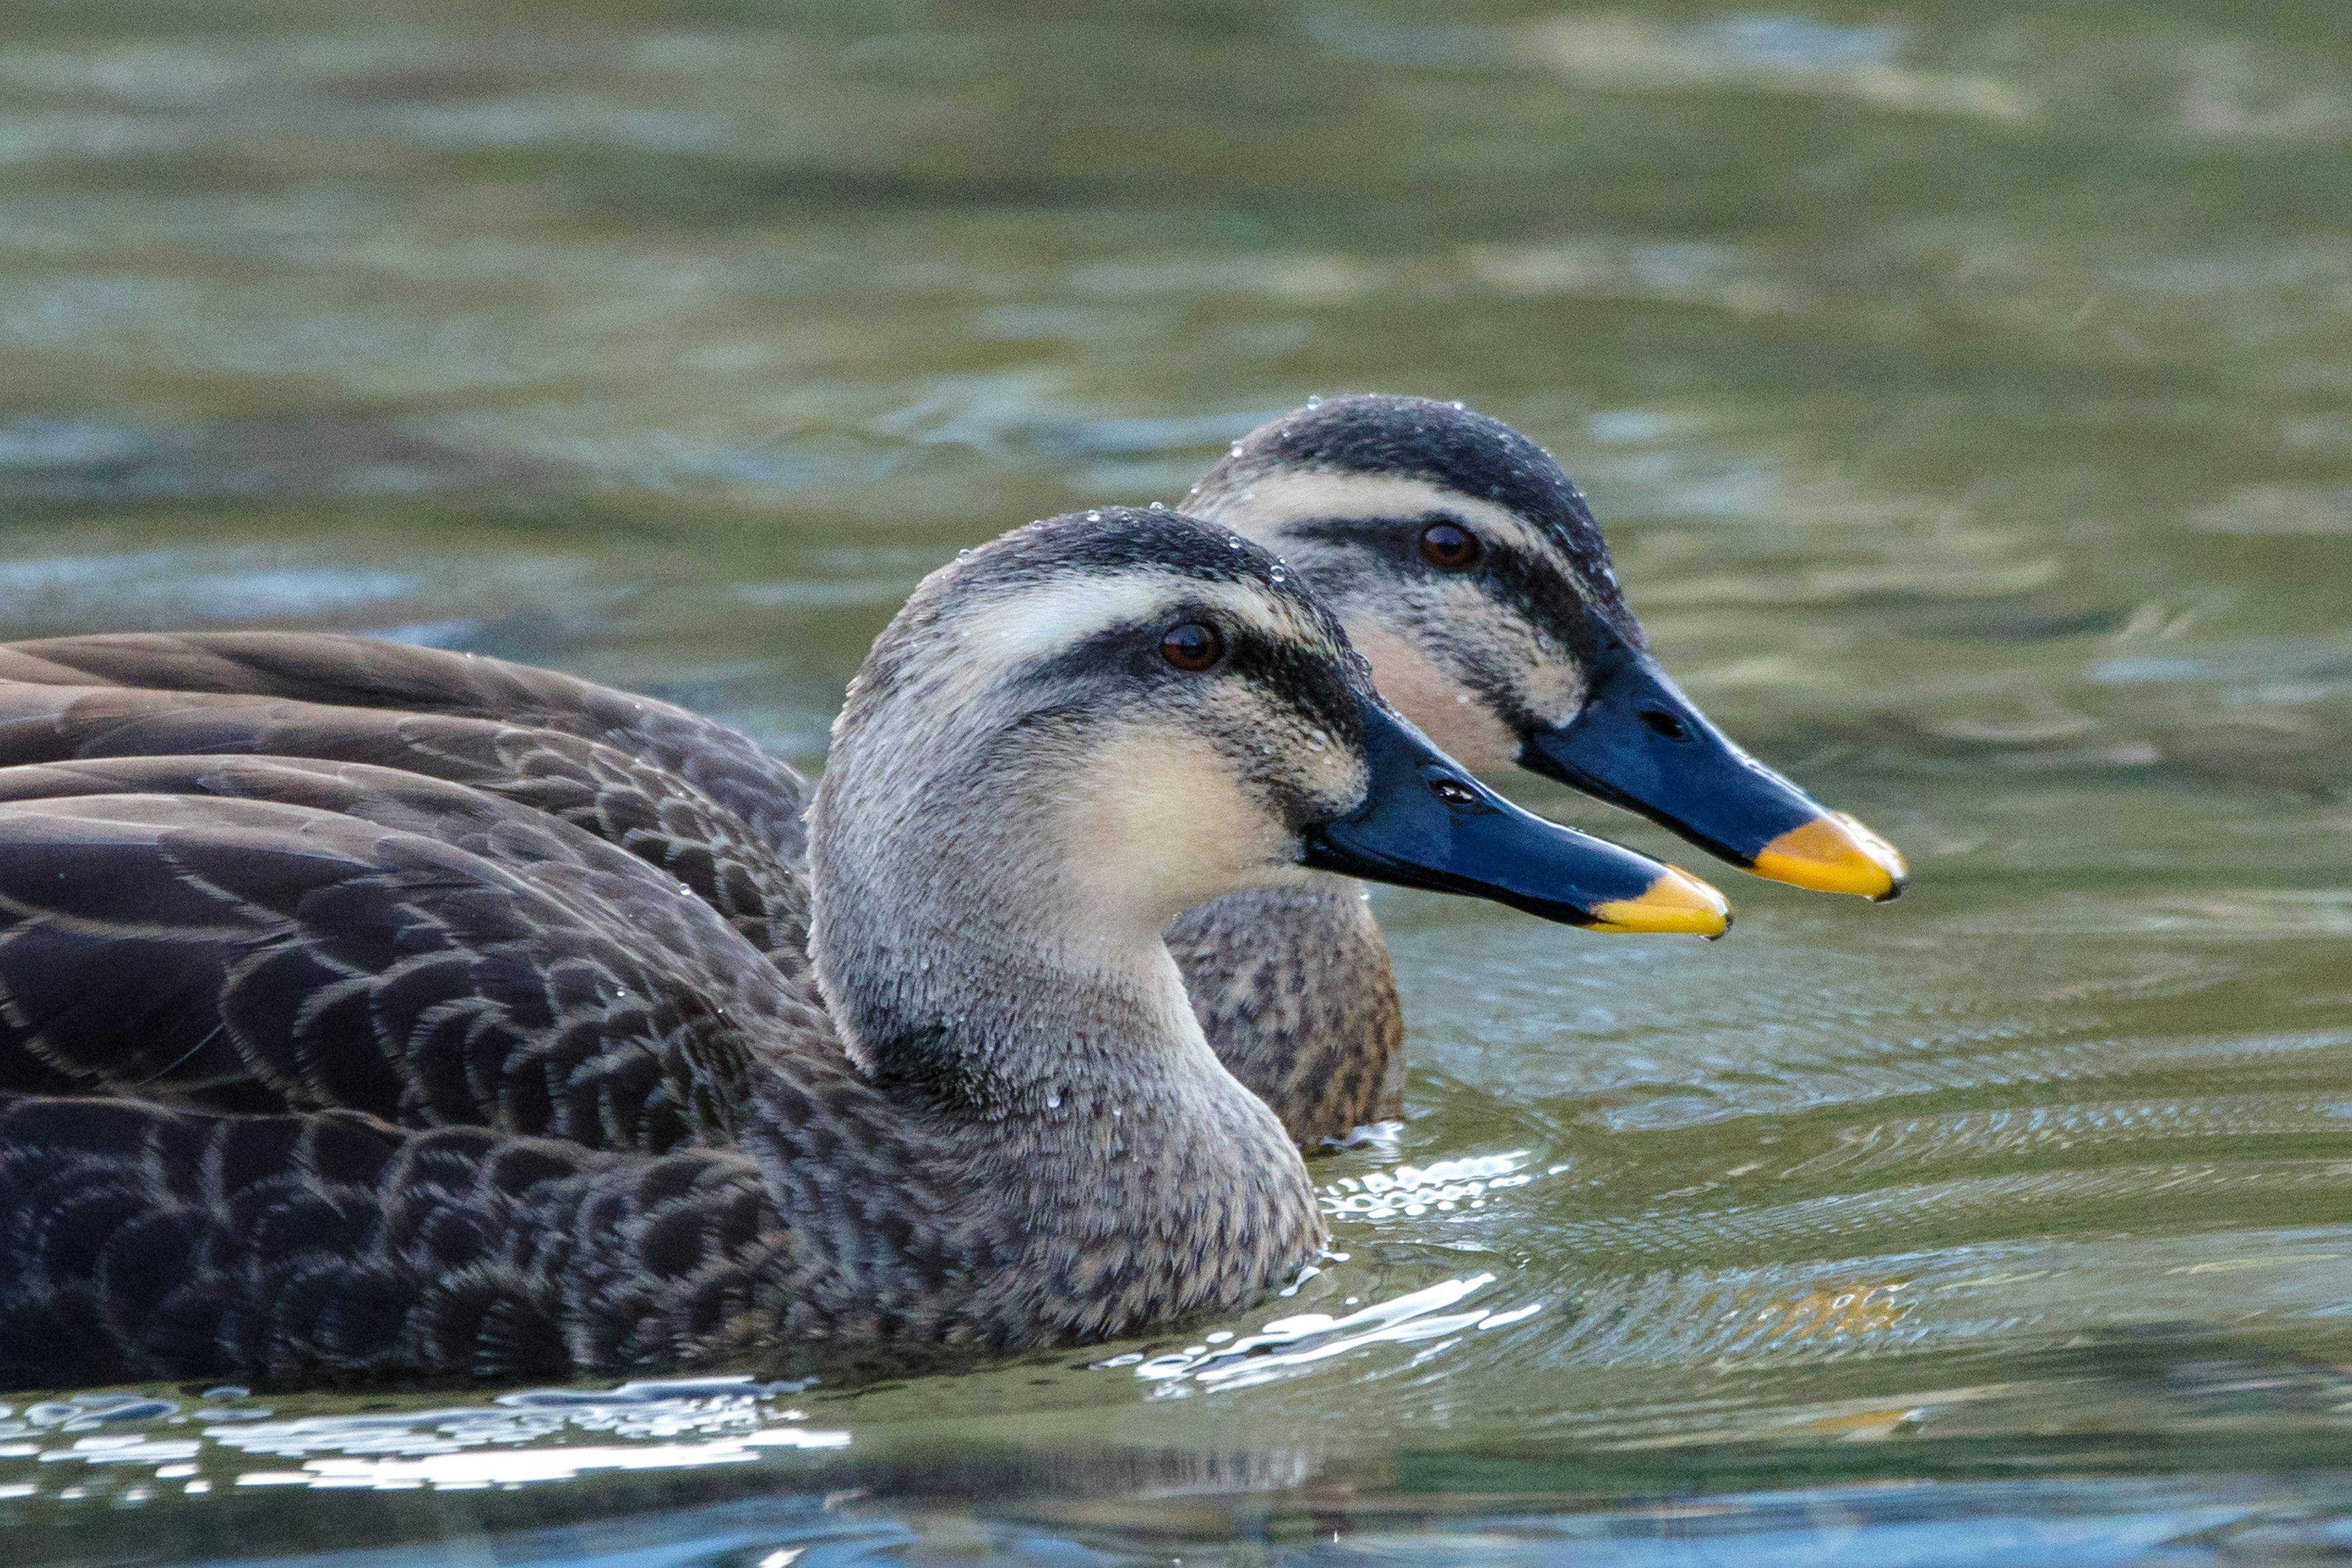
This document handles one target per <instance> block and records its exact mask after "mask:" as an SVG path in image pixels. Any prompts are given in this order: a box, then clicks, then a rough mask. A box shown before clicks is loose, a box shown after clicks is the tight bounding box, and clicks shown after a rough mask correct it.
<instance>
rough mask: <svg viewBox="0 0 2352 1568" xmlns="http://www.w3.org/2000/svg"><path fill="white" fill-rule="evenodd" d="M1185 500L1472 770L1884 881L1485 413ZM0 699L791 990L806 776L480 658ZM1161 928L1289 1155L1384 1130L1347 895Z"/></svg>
mask: <svg viewBox="0 0 2352 1568" xmlns="http://www.w3.org/2000/svg"><path fill="white" fill-rule="evenodd" d="M1186 505H1187V506H1188V507H1191V508H1194V509H1197V510H1201V511H1202V512H1204V513H1206V514H1207V515H1208V516H1210V517H1212V518H1213V519H1214V520H1216V521H1220V522H1223V524H1225V525H1226V526H1228V527H1229V528H1232V529H1233V530H1234V531H1237V532H1240V533H1243V534H1244V535H1247V536H1250V537H1252V538H1254V539H1255V540H1256V541H1257V542H1260V543H1261V544H1264V545H1265V546H1266V547H1267V548H1269V549H1272V550H1274V551H1276V552H1277V553H1279V554H1281V555H1282V556H1283V557H1284V558H1285V561H1286V569H1287V570H1289V571H1291V572H1293V573H1296V574H1299V575H1302V576H1304V577H1306V578H1307V580H1308V581H1310V582H1311V583H1313V584H1316V585H1317V587H1318V589H1319V590H1320V591H1321V592H1322V593H1323V595H1324V596H1325V597H1326V599H1327V600H1328V601H1329V602H1331V603H1332V604H1333V605H1334V606H1335V607H1336V608H1337V610H1338V611H1339V614H1340V616H1341V617H1342V619H1343V620H1344V621H1345V622H1346V624H1347V625H1348V626H1349V634H1350V636H1351V637H1353V638H1354V639H1355V641H1356V643H1357V646H1358V647H1359V648H1360V650H1362V651H1364V652H1365V653H1367V654H1368V655H1369V656H1370V658H1371V661H1372V666H1373V670H1374V674H1375V677H1376V679H1378V681H1379V683H1380V686H1381V690H1382V691H1383V692H1384V693H1386V694H1387V695H1388V697H1389V699H1390V700H1391V701H1393V702H1394V703H1395V704H1396V706H1397V708H1398V710H1399V711H1401V712H1403V713H1404V714H1405V715H1406V716H1407V717H1408V718H1410V719H1411V720H1412V721H1413V722H1414V723H1415V724H1417V725H1420V726H1422V727H1423V729H1424V730H1425V731H1428V732H1430V733H1432V734H1434V735H1436V736H1438V737H1440V738H1441V740H1442V741H1443V742H1444V744H1445V745H1446V746H1447V747H1448V749H1449V750H1450V751H1452V752H1454V754H1455V755H1457V756H1459V757H1460V758H1462V760H1464V761H1465V762H1467V763H1470V764H1471V765H1472V766H1473V767H1474V768H1476V769H1478V770H1480V771H1482V772H1486V773H1497V772H1501V771H1504V770H1506V769H1507V767H1508V766H1509V765H1510V764H1512V763H1519V764H1521V765H1524V766H1526V767H1528V768H1530V769H1532V770H1534V771H1536V772H1538V773H1545V774H1547V775H1549V776H1550V777H1553V778H1556V779H1559V780H1561V781H1563V782H1565V783H1568V784H1573V785H1575V786H1576V787H1578V788H1580V789H1582V790H1584V791H1586V792H1587V793H1590V794H1592V795H1598V796H1599V797H1601V798H1602V799H1604V800H1609V801H1612V802H1614V803H1616V804H1618V805H1624V806H1627V807H1630V808H1631V809H1633V810H1636V811H1639V812H1642V813H1643V814H1644V815H1646V816H1650V817H1652V818H1653V819H1654V820H1656V821H1657V822H1659V823H1661V824H1663V825H1664V826H1667V827H1669V828H1672V829H1674V830H1675V831H1676V832H1678V833H1680V834H1682V835H1683V836H1684V837H1686V838H1689V839H1690V840H1692V841H1693V842H1694V843H1696V844H1698V845H1699V846H1700V847H1704V848H1706V849H1707V850H1708V851H1709V852H1711V853H1714V854H1716V855H1717V856H1718V857H1719V858H1724V859H1727V860H1729V861H1730V862H1732V863H1733V864H1735V865H1739V866H1743V867H1746V868H1748V869H1751V870H1754V871H1756V872H1757V873H1758V874H1759V875H1763V876H1768V877H1771V878H1774V879H1779V880H1782V881H1787V882H1790V883H1793V884H1795V885H1797V886H1801V887H1808V888H1815V889H1823V890H1828V891H1841V892H1853V893H1859V894H1862V895H1864V896H1865V897H1869V898H1874V899H1880V900H1884V899H1888V898H1892V897H1894V896H1895V894H1896V893H1897V892H1899V891H1900V890H1901V889H1902V886H1903V880H1904V876H1905V872H1904V868H1903V861H1902V857H1901V856H1900V855H1899V854H1897V853H1896V852H1895V849H1894V848H1893V847H1892V846H1890V845H1888V844H1886V843H1885V840H1883V839H1881V838H1879V837H1877V836H1876V835H1874V834H1872V833H1871V832H1870V831H1869V830H1868V829H1867V828H1865V827H1864V826H1862V825H1861V824H1859V823H1857V822H1854V821H1853V819H1851V818H1849V817H1844V816H1840V815H1838V814H1836V813H1832V812H1830V811H1827V810H1825V809H1824V808H1822V806H1821V805H1818V804H1817V803H1815V802H1814V801H1813V800H1812V799H1811V797H1810V796H1808V795H1805V794H1804V793H1803V792H1802V791H1801V790H1799V789H1798V788H1797V787H1796V786H1795V785H1793V784H1790V783H1789V782H1788V781H1787V780H1785V779H1783V778H1781V777H1780V775H1778V774H1776V773H1772V772H1771V771H1770V770H1769V769H1767V768H1766V767H1764V766H1763V765H1762V764H1761V763H1758V762H1757V761H1756V760H1755V759H1753V758H1751V757H1749V756H1748V754H1747V753H1745V752H1742V751H1740V750H1739V748H1738V746H1736V745H1735V744H1733V743H1732V742H1730V741H1729V740H1728V739H1727V738H1726V737H1725V736H1724V735H1723V734H1722V732H1721V731H1718V730H1717V729H1716V728H1715V726H1714V725H1713V724H1711V723H1710V722H1708V721H1707V720H1706V717H1705V715H1703V714H1702V713H1700V712H1699V711H1698V710H1697V709H1696V706H1694V705H1693V704H1692V703H1691V702H1690V700H1688V699H1687V698H1686V697H1685V696H1684V695H1683V694H1682V692H1681V691H1680V690H1679V689H1677V688H1676V687H1675V684H1674V682H1673V681H1672V680H1671V679H1669V678H1668V677H1667V676H1666V674H1665V673H1664V670H1663V669H1662V668H1660V667H1659V665H1658V663H1657V660H1656V658H1655V657H1654V655H1653V654H1651V653H1650V652H1649V650H1648V647H1647V644H1646V639H1645V638H1644V637H1643V634H1642V629H1641V626H1640V624H1639V622H1638V621H1636V620H1635V619H1634V617H1633V613H1632V611H1631V610H1630V609H1629V608H1628V607H1627V606H1626V605H1625V603H1624V599H1623V595H1622V593H1621V591H1620V589H1619V586H1618V584H1617V581H1616V577H1615V574H1614V573H1613V572H1612V569H1611V567H1610V565H1609V559H1608V551H1607V546H1606V544H1605V543H1604V542H1603V541H1602V539H1601V533H1600V531H1599V528H1598V526H1597V524H1595V522H1594V521H1593V520H1592V515H1591V509H1590V508H1589V507H1588V506H1587V505H1586V503H1585V500H1584V498H1583V497H1582V495H1581V494H1580V493H1579V491H1578V490H1577V489H1576V487H1575V486H1574V484H1573V483H1571V482H1570V479H1569V478H1568V476H1567V475H1566V474H1565V473H1564V472H1563V471H1562V470H1561V469H1560V467H1559V464H1558V463H1557V462H1556V461H1554V460H1553V459H1552V458H1551V457H1550V455H1549V454H1548V453H1547V452H1545V451H1544V450H1543V449H1542V448H1541V447H1538V446H1537V445H1536V444H1535V443H1534V442H1532V441H1530V440H1528V438H1527V437H1524V436H1522V435H1520V434H1519V433H1517V431H1514V430H1512V429H1511V428H1510V427H1509V426H1505V425H1503V424H1501V423H1499V422H1498V421H1496V420H1494V419H1491V418H1488V417H1486V416H1483V415H1479V414H1475V413H1472V412H1469V411H1467V410H1465V409H1461V408H1457V407H1455V406H1454V405H1451V404H1445V403H1436V402H1432V401H1430V400H1427V399H1424V398H1414V397H1393V396H1349V397H1336V398H1331V399H1328V400H1327V401H1323V402H1320V403H1318V404H1316V405H1310V406H1308V407H1305V408H1300V409H1296V410H1293V411H1292V412H1291V413H1289V414H1287V415H1284V416H1280V417H1279V418H1276V419H1274V420H1271V421H1268V422H1267V423H1266V424H1265V426H1262V427H1261V428H1260V429H1259V430H1257V431H1256V432H1255V433H1254V434H1253V435H1251V436H1249V437H1245V438H1244V440H1242V441H1239V442H1236V443H1235V444H1234V449H1233V450H1232V451H1231V452H1230V453H1229V454H1228V455H1227V456H1226V457H1225V458H1223V459H1222V460H1220V461H1219V462H1218V463H1217V464H1216V465H1215V467H1213V468H1211V469H1210V470H1209V472H1208V473H1207V475H1206V476H1204V477H1203V479H1202V481H1201V483H1200V484H1199V485H1198V486H1197V487H1196V488H1195V489H1194V490H1193V492H1192V497H1191V499H1190V500H1188V501H1187V502H1186ZM0 681H13V682H16V683H19V684H18V685H17V686H16V687H14V688H11V687H8V686H5V685H0V764H5V763H12V762H14V763H24V762H37V761H46V760H56V759H58V758H64V757H71V756H74V755H77V754H82V752H87V751H91V750H93V749H94V750H95V751H98V752H110V753H112V754H124V753H125V752H126V749H133V750H137V749H143V750H145V751H148V752H158V753H164V754H179V753H194V752H215V751H231V752H234V751H246V752H269V753H272V754H278V755H299V756H310V757H325V758H337V759H343V760H352V761H373V762H378V763H383V764H384V765H388V766H393V767H397V768H401V769H404V770H406V771H410V772H416V773H428V774H431V775H433V776H436V777H441V778H446V779H449V780H451V781H453V782H457V783H462V784H467V785H469V786H471V787H474V788H478V789H484V790H488V791H491V792H493V793H496V794H498V795H501V796H502V797H504V798H507V799H510V800H516V801H520V802H524V803H527V804H530V805H536V806H538V807H540V808H541V809H543V810H548V811H552V812H555V813H557V814H559V815H561V816H563V817H564V819H565V820H566V821H569V822H571V823H572V824H573V825H575V826H580V827H583V828H584V829H586V830H587V831H589V832H591V833H593V834H596V835H597V836H598V837H604V838H606V839H608V840H609V841H611V842H614V843H615V844H619V845H621V846H622V847H626V848H629V849H631V850H632V851H633V852H635V853H637V854H639V855H640V856H641V857H643V858H647V859H650V860H652V861H653V862H654V863H656V864H657V865H660V866H662V867H664V868H666V869H667V870H669V871H670V872H672V873H673V874H674V875H676V876H677V877H678V878H679V879H682V880H683V881H685V882H686V883H688V885H689V886H691V887H693V888H694V889H695V890H696V891H697V892H698V894H700V895H701V896H703V897H704V898H705V899H707V900H709V901H711V902H712V903H713V904H714V906H715V907H717V908H718V909H719V910H720V912H721V913H722V914H724V915H725V916H726V917H727V918H728V920H729V921H730V923H731V924H733V925H734V926H735V927H736V929H737V930H738V931H740V932H741V933H742V934H743V935H744V936H745V937H746V939H747V940H749V941H751V942H752V944H753V945H754V946H756V947H759V948H760V949H761V951H762V952H767V953H768V954H769V955H770V956H771V958H772V959H773V960H774V961H775V963H777V964H778V965H779V966H780V967H782V969H783V970H784V972H785V973H787V974H788V975H793V976H797V975H799V974H800V973H802V972H803V970H804V968H805V962H806V960H805V952H804V942H805V934H806V920H807V912H806V907H805V905H806V890H805V885H804V880H803V878H802V876H801V875H800V869H799V862H800V858H801V856H802V854H803V850H804V843H803V837H802V824H801V820H800V818H801V814H802V812H803V809H804V808H805V806H806V804H807V796H808V785H807V784H806V783H805V781H803V779H802V778H801V777H800V775H799V774H797V773H794V772H793V770H792V769H791V768H789V767H787V766H785V765H784V764H783V763H780V762H777V761H775V760H774V759H772V758H770V757H768V756H767V755H766V754H765V753H763V752H761V750H760V749H759V748H758V747H757V746H756V745H754V744H753V743H752V742H751V741H750V740H749V739H748V738H747V737H745V736H743V735H741V734H740V733H739V732H737V731H733V730H730V729H728V728H727V727H726V726H724V725H720V724H718V723H715V722H713V721H709V720H707V719H703V718H700V717H698V716H697V715H694V714H691V713H688V712H686V711H684V710H678V709H676V708H672V707H669V706H668V705H667V704H663V703H658V702H653V701H650V700H645V699H639V698H634V697H630V696H628V695H627V694H625V693H620V692H614V691H611V690H609V689H604V688H601V687H596V686H593V685H591V684H589V683H587V682H583V681H579V680H576V679H572V678H570V677H566V676H562V675H559V674H556V673H554V672H551V671H546V670H532V669H526V668H519V667H515V666H510V665H505V664H501V663H499V662H498V661H495V660H489V659H473V660H467V659H460V658H455V657H452V656H449V655H446V654H441V653H436V652H435V651H433V650H429V649H415V648H405V647H396V646H392V645H386V644H383V643H378V642H374V641H372V640H369V639H364V638H358V637H325V636H319V635H304V634H282V633H281V634H273V633H247V634H236V633H230V634H214V635H208V636H201V637H157V636H144V637H142V636H132V637H67V638H57V639H50V640H47V641H43V642H37V643H24V644H18V645H15V646H14V647H7V646H0ZM41 685H47V686H55V687H63V688H76V690H73V691H71V692H70V693H69V694H63V693H59V692H54V691H52V692H47V693H44V692H42V691H39V690H37V689H35V688H36V687H37V686H41ZM91 686H100V687H103V686H112V687H121V688H126V689H125V690H121V691H114V692H103V691H84V690H79V689H78V688H83V687H91ZM198 694H202V695H198ZM258 699H272V700H276V705H274V706H273V705H272V704H271V703H270V702H267V701H258ZM367 710H374V711H367ZM1649 918H1651V919H1653V920H1657V919H1661V918H1663V917H1660V916H1658V915H1656V914H1652V915H1651V916H1650V917H1649ZM1168 941H1169V946H1170V949H1171V952H1173V953H1174V954H1175V957H1176V962H1177V964H1178V967H1179V968H1180V969H1181V971H1182V972H1183V973H1184V976H1185V983H1186V985H1187V988H1188V991H1189V993H1190V994H1191V995H1192V1000H1193V1004H1194V1006H1195V1009H1196V1011H1197V1013H1198V1014H1199V1016H1200V1020H1201V1024H1202V1028H1203V1030H1204V1031H1205V1032H1206V1034H1207V1036H1208V1038H1209V1041H1210V1044H1211V1045H1212V1046H1213V1047H1214V1048H1215V1049H1216V1051H1217V1054H1218V1055H1219V1057H1220V1058H1222V1059H1223V1061H1224V1063H1225V1065H1226V1066H1227V1068H1229V1069H1231V1070H1232V1071H1233V1072H1234V1075H1235V1076H1236V1077H1237V1078H1239V1079H1241V1080H1242V1081H1243V1082H1244V1084H1246V1085H1248V1086H1249V1087H1250V1088H1251V1089H1255V1091H1256V1092H1257V1093H1258V1094H1259V1095H1260V1097H1261V1098H1263V1099H1264V1100H1265V1101H1266V1102H1267V1103H1268V1104H1269V1105H1271V1106H1272V1107H1273V1108H1274V1109H1275V1111H1276V1114H1277V1115H1278V1116H1280V1117H1281V1119H1282V1121H1283V1123H1284V1125H1285V1126H1286V1127H1287V1128H1288V1129H1289V1130H1290V1132H1291V1135H1292V1136H1293V1138H1294V1139H1296V1140H1297V1142H1299V1143H1300V1144H1302V1145H1303V1146H1306V1147H1309V1148H1313V1147H1316V1146H1318V1144H1321V1143H1324V1142H1337V1141H1342V1140H1345V1139H1346V1138H1348V1137H1349V1135H1350V1134H1351V1133H1352V1132H1353V1131H1355V1130H1357V1129H1359V1128H1360V1127H1363V1126H1364V1125H1366V1124H1368V1123H1372V1122H1377V1121H1382V1120H1385V1119H1388V1118H1391V1117H1393V1116H1395V1115H1396V1114H1397V1113H1398V1112H1399V1110H1401V1101H1402V1091H1403V1083H1404V1056H1403V1041H1404V1023H1403V1015H1402V1008H1401V1007H1400V1005H1399V1003H1398V999H1397V994H1396V986H1395V982H1394V979H1393V977H1392V976H1391V973H1390V966H1389V958H1388V950H1387V947H1386V944H1385V942H1383V940H1382V938H1381V931H1380V927H1379V926H1378V924H1377V923H1376V922H1375V921H1373V919H1372V916H1371V913H1370V910H1369V909H1368V908H1367V907H1366V905H1365V901H1364V897H1363V889H1361V888H1360V886H1358V885H1355V884H1354V883H1352V882H1350V881H1349V880H1348V879H1342V878H1336V877H1317V878H1310V879H1307V882H1306V883H1305V884H1304V885H1293V886H1284V887H1278V888H1266V889H1252V890H1250V891H1247V892H1243V893H1238V894H1234V895H1233V896H1231V897H1229V898H1226V899H1222V900H1212V901H1211V902H1209V903H1206V904H1203V905H1202V906H1201V907H1200V908H1198V909H1196V910H1191V911H1188V912H1187V913H1185V914H1184V915H1182V916H1181V917H1179V918H1178V920H1177V921H1175V922H1174V923H1173V924H1172V925H1171V928H1170V930H1169V931H1168Z"/></svg>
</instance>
